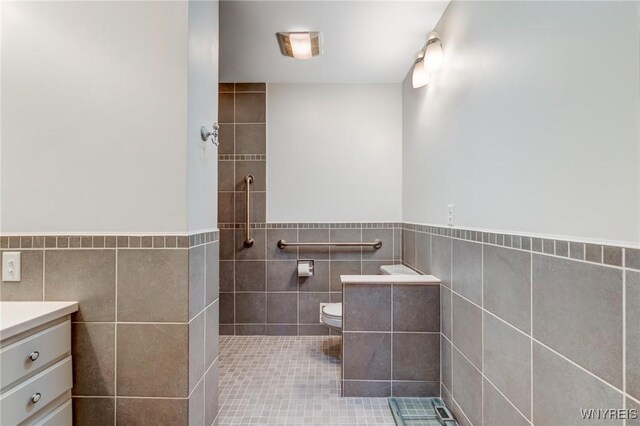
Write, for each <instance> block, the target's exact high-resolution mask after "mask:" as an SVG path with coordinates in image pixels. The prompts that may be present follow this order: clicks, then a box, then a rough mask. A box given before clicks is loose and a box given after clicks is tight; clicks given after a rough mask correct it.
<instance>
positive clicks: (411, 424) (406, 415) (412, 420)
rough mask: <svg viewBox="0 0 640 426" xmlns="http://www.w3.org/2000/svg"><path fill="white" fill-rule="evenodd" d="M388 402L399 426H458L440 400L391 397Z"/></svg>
mask: <svg viewBox="0 0 640 426" xmlns="http://www.w3.org/2000/svg"><path fill="white" fill-rule="evenodd" d="M388 400H389V408H391V412H392V413H393V419H394V420H395V421H396V425H398V426H405V425H406V426H418V425H420V426H458V422H456V420H455V419H454V418H453V416H452V415H451V412H450V411H449V409H448V408H447V406H446V405H445V403H444V401H443V400H442V399H440V398H395V397H390V398H389V399H388Z"/></svg>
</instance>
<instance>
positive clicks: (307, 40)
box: [276, 31, 321, 59]
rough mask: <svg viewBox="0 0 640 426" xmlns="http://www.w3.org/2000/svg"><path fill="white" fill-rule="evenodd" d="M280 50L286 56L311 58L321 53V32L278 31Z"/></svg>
mask: <svg viewBox="0 0 640 426" xmlns="http://www.w3.org/2000/svg"><path fill="white" fill-rule="evenodd" d="M276 37H277V38H278V45H280V52H282V54H283V55H284V56H289V57H290V58H294V59H310V58H313V57H314V56H318V55H320V51H321V44H320V33H319V32H308V31H306V32H289V33H284V32H281V33H276Z"/></svg>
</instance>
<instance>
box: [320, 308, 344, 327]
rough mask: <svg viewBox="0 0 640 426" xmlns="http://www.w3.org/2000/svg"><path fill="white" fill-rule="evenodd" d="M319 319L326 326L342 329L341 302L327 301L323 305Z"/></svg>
mask: <svg viewBox="0 0 640 426" xmlns="http://www.w3.org/2000/svg"><path fill="white" fill-rule="evenodd" d="M321 320H322V323H323V324H325V325H326V326H329V327H331V328H335V329H337V330H342V303H329V304H328V305H325V306H323V307H322V315H321Z"/></svg>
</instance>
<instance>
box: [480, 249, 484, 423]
mask: <svg viewBox="0 0 640 426" xmlns="http://www.w3.org/2000/svg"><path fill="white" fill-rule="evenodd" d="M480 303H481V304H482V306H484V244H482V245H481V246H480ZM480 322H481V331H480V346H481V348H482V349H481V351H482V352H481V353H480V367H481V368H482V377H483V378H484V377H485V375H484V309H482V311H480ZM480 401H481V403H480V418H481V419H482V424H484V380H482V386H481V390H480Z"/></svg>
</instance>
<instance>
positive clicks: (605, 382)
mask: <svg viewBox="0 0 640 426" xmlns="http://www.w3.org/2000/svg"><path fill="white" fill-rule="evenodd" d="M452 293H454V292H453V291H452ZM455 294H456V296H458V297H460V298H462V299H464V300H466V301H467V302H469V303H471V304H473V305H475V306H476V307H477V308H479V309H482V308H480V306H478V305H477V304H476V303H474V302H472V301H471V300H469V299H467V298H466V297H464V296H462V295H461V294H459V293H455ZM483 310H484V312H486V313H487V314H489V315H491V316H493V317H494V318H496V319H498V320H500V321H501V322H503V323H504V324H506V325H508V326H509V327H511V328H512V329H514V330H516V331H517V332H519V333H520V334H522V335H524V336H526V337H530V338H531V339H532V341H533V342H535V343H537V344H539V345H540V346H542V347H544V348H545V349H548V350H550V351H551V352H553V353H554V354H556V355H558V356H559V357H561V358H562V359H564V360H565V361H568V362H570V363H571V364H572V365H574V366H576V367H578V368H580V369H581V370H583V371H584V372H586V373H588V374H589V375H591V376H592V377H594V378H596V379H598V380H599V381H601V382H602V383H604V384H606V385H607V386H609V387H610V388H611V389H613V390H615V391H616V392H619V393H622V394H624V392H622V390H620V389H618V388H616V387H615V386H614V385H612V384H610V383H609V382H607V381H606V380H604V379H602V378H601V377H598V376H597V375H595V374H594V373H592V372H591V371H589V370H587V369H586V368H584V367H582V366H581V365H580V364H577V363H576V362H574V361H572V360H571V359H569V358H567V357H566V356H564V355H562V354H561V353H559V352H557V351H556V350H555V349H552V348H551V347H549V346H547V345H546V344H545V343H542V342H541V341H539V340H537V339H535V338H534V337H532V336H529V335H528V334H527V333H525V332H523V331H522V330H520V329H519V328H517V327H515V326H514V325H512V324H510V323H508V322H507V321H505V320H504V319H502V318H500V317H499V316H497V315H496V314H494V313H492V312H490V311H488V310H486V309H483ZM476 369H477V368H476Z"/></svg>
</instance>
